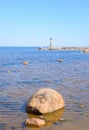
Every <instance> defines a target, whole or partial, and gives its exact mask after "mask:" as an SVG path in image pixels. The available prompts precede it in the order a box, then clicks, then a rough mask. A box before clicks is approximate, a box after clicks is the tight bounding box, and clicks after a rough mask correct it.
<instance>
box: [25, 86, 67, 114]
mask: <svg viewBox="0 0 89 130" xmlns="http://www.w3.org/2000/svg"><path fill="white" fill-rule="evenodd" d="M64 106H65V103H64V100H63V97H62V95H61V94H59V93H58V92H57V91H55V90H53V89H50V88H42V89H39V90H38V91H37V92H36V93H34V94H33V96H32V97H31V98H30V99H29V101H28V104H27V107H26V111H27V112H28V113H35V114H36V113H38V114H41V113H42V114H43V113H49V112H54V111H56V110H58V109H61V108H63V107H64Z"/></svg>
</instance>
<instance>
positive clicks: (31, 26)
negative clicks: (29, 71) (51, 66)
mask: <svg viewBox="0 0 89 130" xmlns="http://www.w3.org/2000/svg"><path fill="white" fill-rule="evenodd" d="M50 37H52V39H53V41H52V42H53V45H54V46H89V0H0V46H49V40H50Z"/></svg>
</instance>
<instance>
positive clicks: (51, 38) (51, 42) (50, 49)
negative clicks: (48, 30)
mask: <svg viewBox="0 0 89 130" xmlns="http://www.w3.org/2000/svg"><path fill="white" fill-rule="evenodd" d="M49 47H50V50H51V49H52V38H50V46H49Z"/></svg>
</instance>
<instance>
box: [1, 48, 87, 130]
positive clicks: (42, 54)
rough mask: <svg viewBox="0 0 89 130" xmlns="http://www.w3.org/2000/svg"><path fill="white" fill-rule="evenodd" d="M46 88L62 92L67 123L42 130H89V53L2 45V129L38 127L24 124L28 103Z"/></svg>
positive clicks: (24, 129) (14, 129) (32, 129)
mask: <svg viewBox="0 0 89 130" xmlns="http://www.w3.org/2000/svg"><path fill="white" fill-rule="evenodd" d="M58 59H64V61H63V62H58V61H57V60H58ZM24 61H28V62H29V64H28V65H23V62H24ZM43 87H50V88H53V89H55V90H57V91H58V92H60V93H61V94H62V95H63V98H64V101H65V103H66V107H65V109H64V112H63V115H62V118H63V119H64V121H63V122H61V123H60V121H56V122H54V123H53V124H51V125H50V126H45V127H42V128H40V129H41V130H54V129H55V130H75V129H76V130H89V122H88V121H89V54H83V53H81V52H80V51H42V50H38V48H30V47H29V48H26V47H23V48H22V47H18V48H17V47H11V48H10V47H6V48H4V47H3V48H0V130H38V128H29V127H26V126H25V125H24V121H25V119H27V118H28V115H27V113H26V112H25V106H26V103H27V101H28V99H29V97H30V96H31V95H32V94H33V93H34V92H35V91H36V90H38V89H39V88H43ZM81 105H83V108H82V107H81Z"/></svg>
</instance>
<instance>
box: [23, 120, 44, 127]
mask: <svg viewBox="0 0 89 130" xmlns="http://www.w3.org/2000/svg"><path fill="white" fill-rule="evenodd" d="M25 124H26V125H32V126H38V127H40V126H43V125H45V124H46V123H45V121H44V120H42V119H39V118H32V119H26V121H25Z"/></svg>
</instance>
